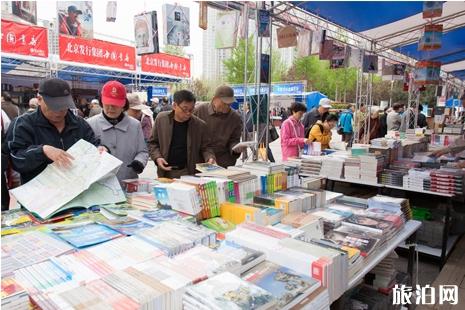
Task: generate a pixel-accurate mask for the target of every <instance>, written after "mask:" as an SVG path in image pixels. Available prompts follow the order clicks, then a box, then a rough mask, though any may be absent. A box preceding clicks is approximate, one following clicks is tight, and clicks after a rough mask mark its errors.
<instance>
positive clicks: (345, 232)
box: [326, 225, 379, 257]
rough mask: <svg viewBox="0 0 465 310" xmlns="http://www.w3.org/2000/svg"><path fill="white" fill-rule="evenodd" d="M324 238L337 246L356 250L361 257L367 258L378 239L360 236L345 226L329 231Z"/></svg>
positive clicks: (364, 235)
mask: <svg viewBox="0 0 465 310" xmlns="http://www.w3.org/2000/svg"><path fill="white" fill-rule="evenodd" d="M326 238H327V239H329V240H331V241H333V242H334V243H336V244H338V245H341V246H346V247H351V248H355V249H358V250H359V251H360V255H361V256H363V257H367V256H369V255H370V254H371V253H372V252H373V251H374V250H375V249H376V247H377V245H378V243H379V239H377V238H372V237H369V236H367V235H366V234H360V230H357V229H354V228H353V227H349V226H345V225H344V226H341V227H339V228H336V229H334V230H331V231H329V232H328V233H327V234H326Z"/></svg>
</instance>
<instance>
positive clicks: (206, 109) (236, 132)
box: [194, 85, 243, 167]
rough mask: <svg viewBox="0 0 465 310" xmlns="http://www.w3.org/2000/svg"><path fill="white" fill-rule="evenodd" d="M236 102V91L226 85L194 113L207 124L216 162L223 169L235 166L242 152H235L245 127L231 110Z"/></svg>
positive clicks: (237, 114)
mask: <svg viewBox="0 0 465 310" xmlns="http://www.w3.org/2000/svg"><path fill="white" fill-rule="evenodd" d="M234 101H235V98H234V90H233V89H232V88H231V87H229V86H226V85H224V86H220V87H218V88H217V89H216V91H215V95H214V97H213V99H212V101H211V102H210V103H203V104H201V105H199V106H197V107H196V108H195V111H194V115H196V116H197V117H199V118H200V119H202V120H203V121H204V122H205V123H206V124H207V127H208V132H209V135H210V139H211V145H212V148H213V151H214V152H215V157H216V162H217V163H218V165H220V166H222V167H228V166H234V165H235V164H236V160H237V158H238V157H239V155H240V154H241V151H242V150H240V149H239V150H234V151H233V147H234V146H235V145H236V144H238V143H239V142H240V140H241V135H242V126H243V125H242V119H241V116H240V115H239V113H237V112H236V111H234V110H232V109H231V104H232V103H233V102H234Z"/></svg>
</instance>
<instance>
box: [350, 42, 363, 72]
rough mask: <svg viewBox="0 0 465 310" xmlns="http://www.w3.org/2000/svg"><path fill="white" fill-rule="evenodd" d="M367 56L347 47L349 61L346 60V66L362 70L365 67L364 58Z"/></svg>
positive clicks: (360, 51) (361, 51)
mask: <svg viewBox="0 0 465 310" xmlns="http://www.w3.org/2000/svg"><path fill="white" fill-rule="evenodd" d="M364 55H365V51H364V50H361V49H358V48H355V47H352V46H348V47H347V53H346V56H347V60H346V66H347V67H348V68H362V66H363V56H364Z"/></svg>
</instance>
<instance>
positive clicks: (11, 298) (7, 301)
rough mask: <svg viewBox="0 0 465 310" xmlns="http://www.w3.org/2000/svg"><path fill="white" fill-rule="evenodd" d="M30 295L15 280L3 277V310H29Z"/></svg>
mask: <svg viewBox="0 0 465 310" xmlns="http://www.w3.org/2000/svg"><path fill="white" fill-rule="evenodd" d="M29 308H30V307H29V295H28V294H27V292H26V291H25V290H24V289H23V287H22V286H21V285H19V284H18V282H16V280H15V279H14V278H3V277H2V309H4V310H14V309H29Z"/></svg>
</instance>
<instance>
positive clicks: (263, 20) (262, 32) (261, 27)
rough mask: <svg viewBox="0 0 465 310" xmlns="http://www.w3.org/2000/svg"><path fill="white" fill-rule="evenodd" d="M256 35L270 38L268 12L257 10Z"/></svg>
mask: <svg viewBox="0 0 465 310" xmlns="http://www.w3.org/2000/svg"><path fill="white" fill-rule="evenodd" d="M258 35H259V36H260V37H269V36H270V12H269V11H267V10H258Z"/></svg>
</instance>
